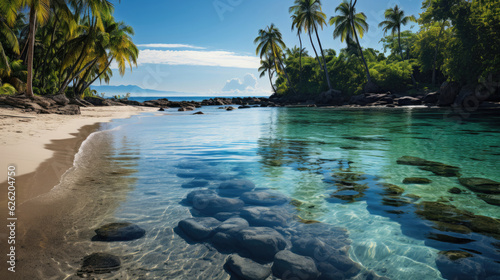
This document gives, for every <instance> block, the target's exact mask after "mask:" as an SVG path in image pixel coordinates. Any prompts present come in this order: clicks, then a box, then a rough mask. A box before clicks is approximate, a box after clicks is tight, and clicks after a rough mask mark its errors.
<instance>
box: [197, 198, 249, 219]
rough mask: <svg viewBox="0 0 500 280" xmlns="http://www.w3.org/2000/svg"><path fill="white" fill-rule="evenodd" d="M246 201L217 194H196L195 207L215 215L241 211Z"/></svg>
mask: <svg viewBox="0 0 500 280" xmlns="http://www.w3.org/2000/svg"><path fill="white" fill-rule="evenodd" d="M244 205H245V203H243V201H241V200H240V199H235V198H226V197H220V196H217V195H201V194H199V195H195V196H194V197H193V208H194V209H196V210H198V211H200V212H203V213H205V214H209V215H214V214H217V213H219V212H233V211H239V210H240V209H241V208H243V206H244Z"/></svg>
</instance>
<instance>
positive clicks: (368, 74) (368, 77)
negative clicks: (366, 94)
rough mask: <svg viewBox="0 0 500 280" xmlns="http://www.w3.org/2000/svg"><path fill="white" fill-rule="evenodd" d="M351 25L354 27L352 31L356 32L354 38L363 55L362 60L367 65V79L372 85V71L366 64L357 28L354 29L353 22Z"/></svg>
mask: <svg viewBox="0 0 500 280" xmlns="http://www.w3.org/2000/svg"><path fill="white" fill-rule="evenodd" d="M351 25H352V30H353V31H354V38H356V44H358V50H359V53H360V54H361V59H362V60H363V64H364V65H365V69H366V78H367V79H368V84H371V82H372V77H371V76H370V69H368V64H366V60H365V56H364V55H363V50H362V49H361V45H360V44H359V39H358V33H357V32H356V28H355V27H354V23H353V22H351Z"/></svg>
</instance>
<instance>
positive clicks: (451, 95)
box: [438, 82, 461, 106]
mask: <svg viewBox="0 0 500 280" xmlns="http://www.w3.org/2000/svg"><path fill="white" fill-rule="evenodd" d="M460 88H461V86H460V84H459V83H457V82H444V83H443V84H442V85H441V89H440V95H439V101H438V105H439V106H449V105H451V104H453V103H454V102H455V99H456V98H457V95H458V93H459V92H460Z"/></svg>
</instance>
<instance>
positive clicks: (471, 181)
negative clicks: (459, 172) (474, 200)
mask: <svg viewBox="0 0 500 280" xmlns="http://www.w3.org/2000/svg"><path fill="white" fill-rule="evenodd" d="M458 180H459V182H460V184H462V185H463V186H465V187H467V188H468V189H469V190H471V191H473V192H478V193H485V194H500V183H499V182H496V181H493V180H490V179H484V178H460V179H458Z"/></svg>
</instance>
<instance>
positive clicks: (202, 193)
mask: <svg viewBox="0 0 500 280" xmlns="http://www.w3.org/2000/svg"><path fill="white" fill-rule="evenodd" d="M196 196H200V197H207V196H217V193H216V192H215V191H213V190H206V189H205V190H196V191H192V192H190V193H189V194H188V195H187V197H186V201H187V202H188V203H190V204H193V203H194V200H195V197H196Z"/></svg>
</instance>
